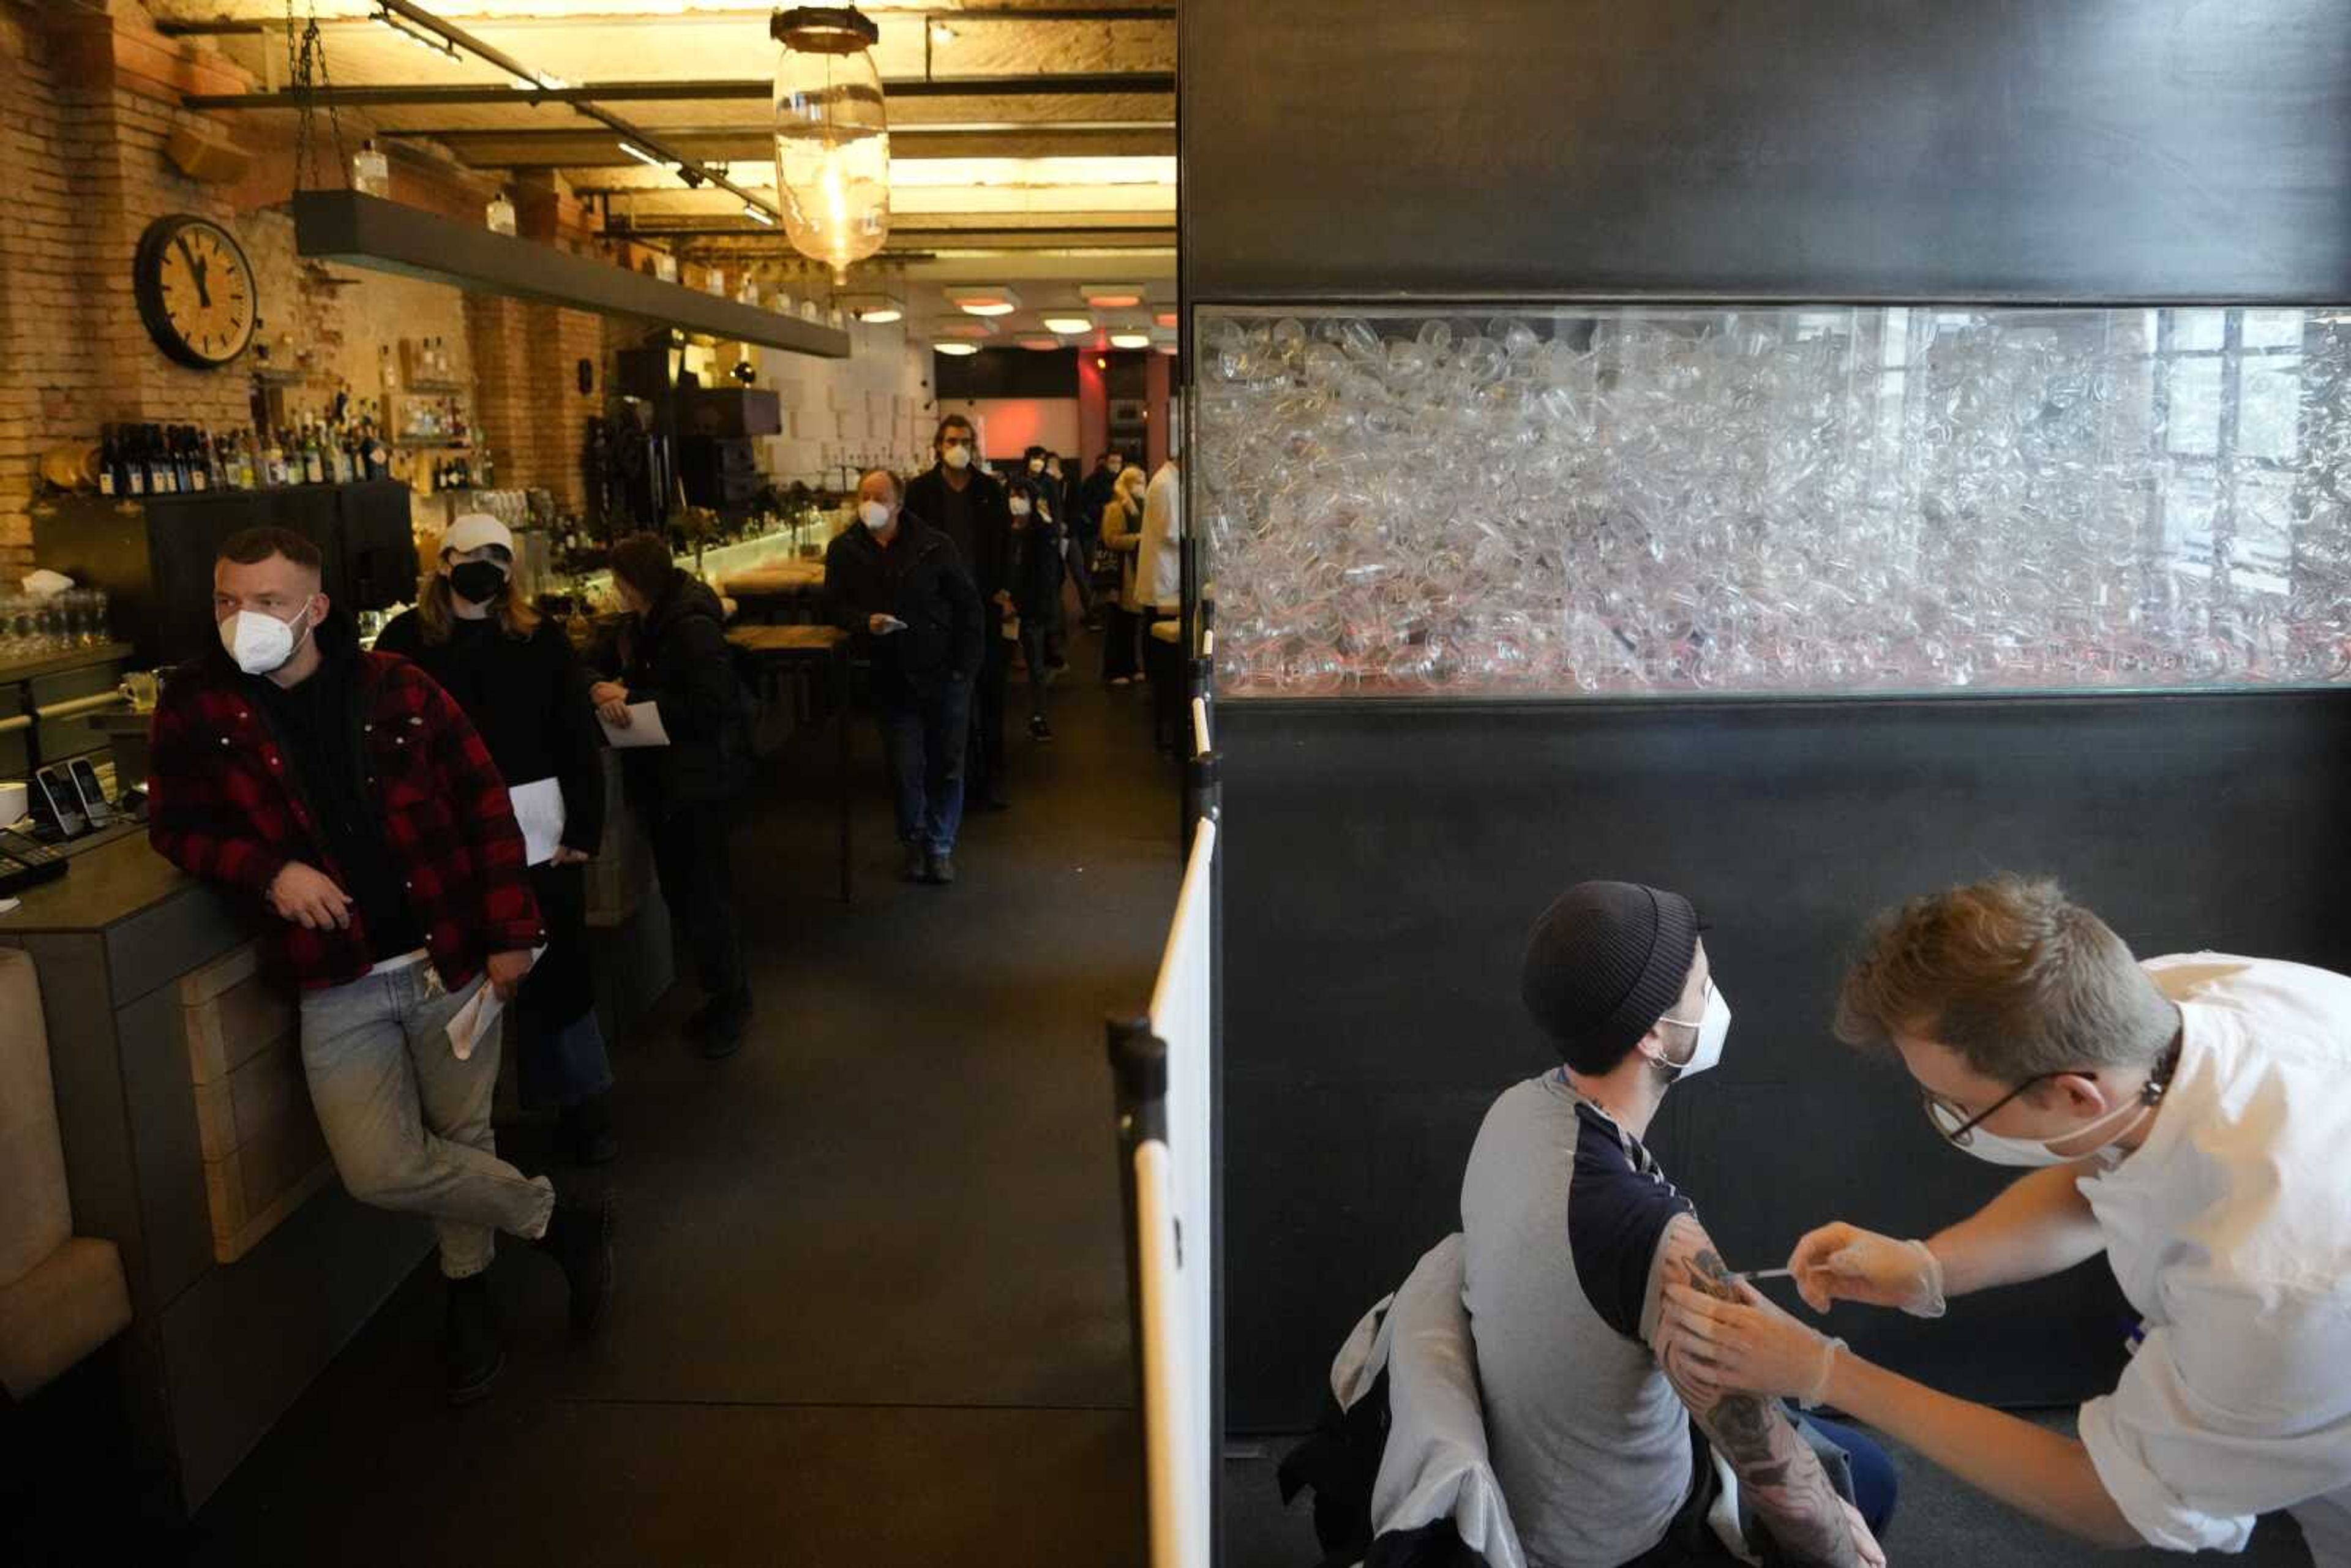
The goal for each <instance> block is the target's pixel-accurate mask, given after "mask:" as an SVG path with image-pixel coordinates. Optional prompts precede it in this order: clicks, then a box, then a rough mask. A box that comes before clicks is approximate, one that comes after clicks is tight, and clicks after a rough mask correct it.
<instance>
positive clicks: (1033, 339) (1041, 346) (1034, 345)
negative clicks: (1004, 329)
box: [1013, 332, 1061, 354]
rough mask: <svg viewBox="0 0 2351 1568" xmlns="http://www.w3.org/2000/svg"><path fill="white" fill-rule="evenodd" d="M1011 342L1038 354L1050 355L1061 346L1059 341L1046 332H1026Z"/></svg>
mask: <svg viewBox="0 0 2351 1568" xmlns="http://www.w3.org/2000/svg"><path fill="white" fill-rule="evenodd" d="M1013 341H1014V342H1016V343H1018V344H1019V345H1020V346H1021V347H1022V348H1024V349H1031V350H1035V351H1036V352H1038V353H1040V354H1045V353H1050V352H1052V351H1053V350H1056V349H1058V348H1060V347H1061V340H1060V339H1059V338H1056V337H1054V336H1052V335H1051V334H1050V333H1048V332H1028V333H1024V334H1022V335H1021V336H1020V337H1018V338H1015V339H1013Z"/></svg>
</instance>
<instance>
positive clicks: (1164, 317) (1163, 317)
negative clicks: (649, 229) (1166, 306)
mask: <svg viewBox="0 0 2351 1568" xmlns="http://www.w3.org/2000/svg"><path fill="white" fill-rule="evenodd" d="M1151 320H1152V324H1153V325H1154V326H1158V327H1174V326H1177V325H1179V323H1178V322H1177V321H1176V319H1175V312H1174V311H1173V310H1162V311H1160V312H1159V313H1158V314H1157V315H1155V316H1154V317H1153V318H1152V319H1151Z"/></svg>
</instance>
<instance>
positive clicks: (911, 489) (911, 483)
mask: <svg viewBox="0 0 2351 1568" xmlns="http://www.w3.org/2000/svg"><path fill="white" fill-rule="evenodd" d="M963 498H964V500H965V501H966V502H967V503H968V504H969V507H970V511H971V530H972V532H971V538H958V537H957V536H956V532H955V530H954V529H952V528H948V527H947V526H946V519H947V518H948V517H951V516H952V515H953V512H952V510H951V508H950V507H948V505H947V480H946V473H945V471H943V470H942V469H940V468H939V467H938V465H935V464H934V465H932V466H931V467H929V468H927V469H925V471H924V472H922V473H920V474H917V475H915V476H914V477H913V478H912V479H909V480H908V481H906V498H905V503H904V508H903V509H904V510H905V511H909V512H912V513H913V514H914V516H916V517H920V518H922V519H923V521H925V522H926V523H928V524H929V525H930V526H931V528H933V529H934V530H935V531H936V532H938V533H941V534H945V535H946V538H947V541H948V542H949V543H951V544H953V545H954V546H955V548H956V554H957V555H958V556H960V557H961V558H962V559H963V565H964V570H966V571H968V572H969V573H971V580H972V586H974V587H975V588H977V589H978V590H979V602H980V604H981V605H982V606H983V607H984V608H986V609H987V612H988V614H989V617H990V619H993V618H994V617H996V616H997V615H998V614H1001V613H1002V612H1000V611H998V609H997V608H996V595H997V593H998V591H999V590H1002V589H1005V588H1008V587H1010V586H1011V582H1010V580H1009V576H1008V565H1009V560H1008V558H1009V557H1010V555H1011V551H1012V508H1011V507H1009V506H1008V505H1007V504H1006V503H1007V501H1008V497H1007V496H1006V494H1005V489H1004V486H1003V483H1002V482H1001V481H999V480H998V478H997V477H996V476H994V475H992V474H982V473H980V472H978V471H977V470H976V469H975V470H974V471H973V472H972V476H971V483H970V484H969V485H968V486H966V487H965V489H964V493H963Z"/></svg>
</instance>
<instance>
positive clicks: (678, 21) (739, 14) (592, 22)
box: [155, 5, 1175, 38]
mask: <svg viewBox="0 0 2351 1568" xmlns="http://www.w3.org/2000/svg"><path fill="white" fill-rule="evenodd" d="M866 10H867V11H869V12H871V13H872V15H874V16H916V17H920V18H922V19H924V20H925V21H938V22H945V23H947V24H949V25H950V26H952V25H953V24H955V23H956V22H973V23H978V22H1017V23H1024V24H1025V23H1044V22H1054V23H1072V22H1172V21H1174V20H1175V6H1173V5H1128V6H1122V5H1054V6H1038V7H1036V8H1035V9H1033V10H1032V9H1029V8H1027V7H1024V6H1019V5H969V6H965V7H964V8H962V9H960V10H940V9H936V8H917V7H914V6H906V7H903V8H902V7H897V6H890V5H869V6H867V7H866ZM746 16H753V17H754V19H756V14H755V13H751V12H745V11H688V12H684V13H682V14H680V15H677V16H663V17H662V18H661V22H662V25H663V26H695V25H697V24H702V25H711V24H725V25H728V26H741V25H742V23H743V19H744V18H745V17H746ZM442 19H443V20H444V21H448V22H460V23H464V22H470V23H472V24H474V25H475V26H479V27H530V26H558V27H567V28H569V27H593V26H598V25H599V24H601V23H611V22H621V21H628V22H637V21H642V20H643V19H644V14H643V13H642V12H626V11H616V12H613V13H611V14H610V15H597V14H593V13H588V14H575V15H569V16H499V15H496V14H482V13H477V12H466V11H449V12H444V13H442ZM303 23H304V25H305V26H307V25H308V17H305V18H303ZM286 25H287V24H286V22H285V20H284V19H283V18H281V17H277V16H252V17H246V18H244V19H242V20H237V19H232V18H228V17H222V18H219V19H217V20H214V21H188V22H174V21H170V20H167V19H162V18H159V19H158V20H157V21H156V23H155V30H156V31H157V32H159V33H161V34H162V35H163V37H167V38H233V37H252V36H254V35H256V34H260V33H266V32H272V31H277V30H280V29H283V28H284V27H285V26H286ZM374 25H375V18H373V17H372V16H321V17H319V26H321V27H368V26H374Z"/></svg>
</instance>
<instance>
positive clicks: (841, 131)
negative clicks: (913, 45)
mask: <svg viewBox="0 0 2351 1568" xmlns="http://www.w3.org/2000/svg"><path fill="white" fill-rule="evenodd" d="M768 33H769V34H770V35H772V36H773V37H775V39H776V40H777V41H778V43H780V44H782V45H783V47H784V49H783V54H782V55H781V56H780V57H778V60H777V62H776V92H775V131H776V190H777V192H778V193H779V194H780V195H781V196H782V197H783V208H784V233H785V235H787V236H788V237H789V238H790V240H791V242H792V245H793V247H794V248H795V249H797V250H799V252H800V253H801V254H802V255H804V256H810V257H812V258H813V259H815V260H817V261H820V262H823V263H824V264H825V265H826V266H827V267H831V268H832V276H833V280H834V282H835V283H836V284H839V283H843V282H846V281H847V280H848V276H849V268H850V267H851V265H852V263H855V262H860V261H862V260H864V259H865V258H866V257H867V256H872V254H873V253H874V252H875V251H877V250H880V249H881V248H882V242H883V240H885V239H887V238H888V237H889V235H890V123H889V119H888V117H887V115H886V113H885V112H884V110H883V102H882V77H881V73H880V72H878V71H877V70H875V69H874V67H873V57H872V54H870V53H869V52H868V51H869V50H871V49H872V47H873V45H874V44H875V43H877V42H879V41H880V39H881V37H882V31H881V29H880V28H879V27H876V26H874V25H873V21H872V18H871V17H869V16H866V15H865V14H864V13H863V12H862V11H860V10H858V9H857V8H856V7H855V6H853V5H801V6H798V7H796V8H794V9H792V10H789V11H778V12H777V13H775V15H774V16H773V17H772V18H771V19H770V20H769V22H768Z"/></svg>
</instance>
